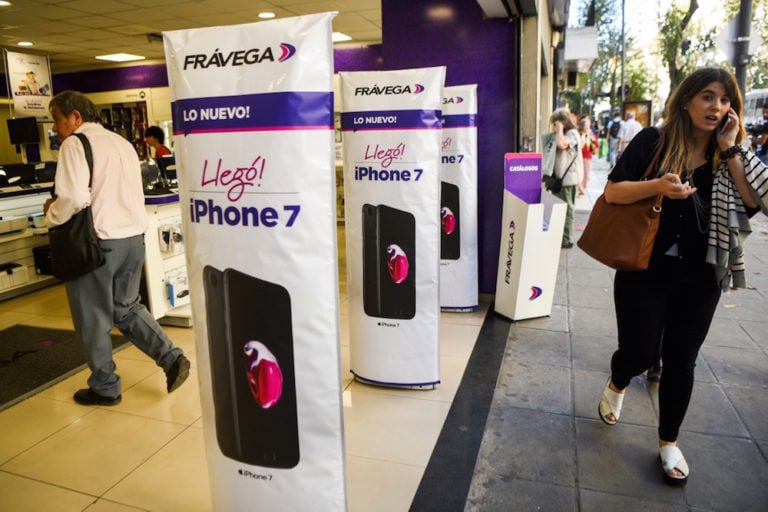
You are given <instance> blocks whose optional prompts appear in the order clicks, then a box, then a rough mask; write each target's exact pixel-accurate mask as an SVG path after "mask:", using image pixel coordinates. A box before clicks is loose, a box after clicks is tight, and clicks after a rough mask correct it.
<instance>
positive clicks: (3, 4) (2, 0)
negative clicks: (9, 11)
mask: <svg viewBox="0 0 768 512" xmlns="http://www.w3.org/2000/svg"><path fill="white" fill-rule="evenodd" d="M9 5H11V2H6V1H5V0H0V7H8V6H9Z"/></svg>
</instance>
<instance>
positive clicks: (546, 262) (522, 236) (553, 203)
mask: <svg viewBox="0 0 768 512" xmlns="http://www.w3.org/2000/svg"><path fill="white" fill-rule="evenodd" d="M503 201H504V203H503V204H504V206H503V211H502V217H501V244H500V248H499V269H498V273H497V276H496V298H495V301H494V310H495V311H496V312H497V313H499V314H501V315H504V316H506V317H507V318H510V319H512V320H523V319H526V318H536V317H542V316H548V315H550V314H551V313H552V303H553V301H554V297H555V283H556V281H557V266H558V264H559V263H560V244H561V243H562V238H563V228H564V226H565V210H566V204H565V202H564V201H562V200H561V199H558V198H557V197H555V196H554V195H552V194H542V193H541V155H540V154H537V153H507V154H506V155H504V199H503Z"/></svg>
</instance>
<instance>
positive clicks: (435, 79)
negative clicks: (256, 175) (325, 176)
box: [340, 67, 445, 387]
mask: <svg viewBox="0 0 768 512" xmlns="http://www.w3.org/2000/svg"><path fill="white" fill-rule="evenodd" d="M340 75H341V90H342V109H341V111H342V114H341V126H342V138H343V141H344V204H345V231H346V242H347V252H346V259H347V290H348V293H349V305H350V306H349V307H350V310H349V322H350V328H349V329H350V369H351V371H352V373H353V374H354V375H355V378H356V379H358V380H360V381H363V382H367V383H371V384H379V385H385V386H402V387H420V386H433V385H435V384H437V383H438V382H439V380H440V376H439V373H440V372H439V351H438V349H439V314H440V305H439V292H438V290H439V263H440V218H439V215H438V212H439V210H440V202H439V199H440V133H441V124H440V113H441V110H440V109H441V104H442V88H443V82H444V80H445V67H433V68H422V69H408V70H397V71H376V72H350V73H340Z"/></svg>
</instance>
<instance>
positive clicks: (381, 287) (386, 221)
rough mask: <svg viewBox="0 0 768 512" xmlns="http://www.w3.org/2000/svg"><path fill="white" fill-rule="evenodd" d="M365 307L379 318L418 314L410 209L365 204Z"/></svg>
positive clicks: (395, 317)
mask: <svg viewBox="0 0 768 512" xmlns="http://www.w3.org/2000/svg"><path fill="white" fill-rule="evenodd" d="M363 309H364V310H365V313H366V314H367V315H368V316H375V317H380V318H392V319H410V318H413V317H414V316H415V315H416V222H415V219H414V217H413V215H412V214H411V213H409V212H406V211H403V210H398V209H396V208H392V207H390V206H387V205H383V204H380V205H378V206H373V205H370V204H365V205H363Z"/></svg>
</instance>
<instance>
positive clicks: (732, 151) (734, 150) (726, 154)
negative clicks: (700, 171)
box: [720, 144, 741, 160]
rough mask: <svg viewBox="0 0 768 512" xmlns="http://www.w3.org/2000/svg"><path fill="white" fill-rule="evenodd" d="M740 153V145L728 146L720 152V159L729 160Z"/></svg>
mask: <svg viewBox="0 0 768 512" xmlns="http://www.w3.org/2000/svg"><path fill="white" fill-rule="evenodd" d="M740 154H741V146H739V145H738V144H735V145H733V146H731V147H729V148H728V149H726V150H725V151H721V152H720V160H730V159H731V158H733V157H734V156H736V155H740Z"/></svg>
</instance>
